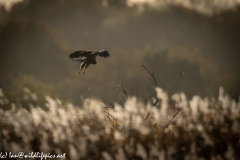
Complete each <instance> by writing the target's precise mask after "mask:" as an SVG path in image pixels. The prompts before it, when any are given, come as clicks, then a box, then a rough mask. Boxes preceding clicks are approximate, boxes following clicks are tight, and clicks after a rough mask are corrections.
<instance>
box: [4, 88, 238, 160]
mask: <svg viewBox="0 0 240 160" xmlns="http://www.w3.org/2000/svg"><path fill="white" fill-rule="evenodd" d="M156 93H157V97H158V98H159V99H161V101H160V102H159V103H158V104H157V105H156V106H153V105H152V103H150V102H147V103H146V102H142V101H141V100H139V99H138V98H136V97H128V99H127V100H126V102H125V103H124V104H122V105H120V104H118V103H116V104H114V109H110V108H108V109H106V108H105V104H104V103H103V102H101V101H100V99H85V100H84V103H83V106H81V107H77V106H73V105H72V104H70V103H69V104H66V103H62V102H61V100H58V99H52V98H51V97H46V101H47V103H46V107H47V108H48V110H47V111H46V110H44V109H42V107H41V106H38V105H33V104H32V103H31V102H32V99H34V100H35V101H37V96H36V95H35V94H33V93H31V92H30V91H29V92H26V95H24V97H28V98H26V102H29V103H28V104H29V108H30V109H29V110H27V109H25V108H23V107H21V104H14V103H12V102H10V101H9V100H8V98H7V97H6V96H5V95H4V93H3V92H2V90H0V106H1V108H0V122H1V124H0V127H1V128H0V134H1V139H0V144H1V145H0V147H1V148H0V150H1V151H2V152H10V151H11V152H12V153H18V152H25V153H29V152H44V153H51V154H62V153H66V158H65V159H107V160H112V159H117V160H124V159H135V160H136V159H151V160H152V159H161V160H164V159H165V160H167V159H178V160H181V159H193V160H194V159H207V160H208V159H209V160H210V159H230V160H232V159H233V160H235V159H240V152H239V151H240V138H239V137H240V127H239V126H240V102H236V101H234V100H231V99H230V98H229V96H228V95H227V94H226V93H225V92H224V90H223V88H220V91H219V96H218V97H217V98H212V99H209V98H204V99H203V98H201V97H199V96H194V97H193V98H192V99H191V100H188V99H187V98H186V96H185V94H184V93H177V94H174V95H173V96H171V97H169V95H168V94H167V93H166V92H165V91H164V90H162V89H161V88H156ZM31 98H32V99H31ZM29 99H31V100H29ZM35 104H36V103H35ZM6 106H8V107H9V109H7V110H6V109H2V108H4V107H5V108H6ZM109 115H110V117H111V118H110V119H109V118H108V116H109Z"/></svg>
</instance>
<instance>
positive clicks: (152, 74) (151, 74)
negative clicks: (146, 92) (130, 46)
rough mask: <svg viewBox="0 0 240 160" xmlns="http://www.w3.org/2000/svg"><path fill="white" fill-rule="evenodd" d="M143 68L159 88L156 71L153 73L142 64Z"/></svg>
mask: <svg viewBox="0 0 240 160" xmlns="http://www.w3.org/2000/svg"><path fill="white" fill-rule="evenodd" d="M142 66H143V68H144V69H145V70H146V71H147V72H148V73H149V74H150V76H151V77H152V78H153V80H154V83H155V86H156V87H157V86H158V85H157V81H156V79H155V76H154V71H153V73H151V72H150V71H149V70H148V69H147V68H146V67H145V66H144V65H143V64H142Z"/></svg>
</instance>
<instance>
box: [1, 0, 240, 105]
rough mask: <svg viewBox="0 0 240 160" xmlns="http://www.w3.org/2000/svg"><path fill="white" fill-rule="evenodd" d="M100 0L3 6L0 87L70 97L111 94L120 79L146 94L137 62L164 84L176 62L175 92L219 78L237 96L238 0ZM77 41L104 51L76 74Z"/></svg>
mask: <svg viewBox="0 0 240 160" xmlns="http://www.w3.org/2000/svg"><path fill="white" fill-rule="evenodd" d="M104 2H105V3H103V1H96V0H86V1H79V0H70V1H64V0H51V1H49V0H41V1H39V0H25V1H23V2H21V3H17V4H15V5H14V6H13V7H12V9H11V11H6V10H5V8H4V7H3V6H2V7H1V8H0V75H1V77H0V88H2V89H3V91H4V92H5V94H6V95H8V97H9V98H10V99H11V100H12V101H16V102H21V101H22V100H23V97H22V95H23V94H22V92H23V90H24V88H25V87H27V88H29V89H30V90H32V91H33V92H35V93H37V95H38V99H39V100H40V101H42V102H43V103H44V101H45V96H46V95H49V96H52V97H57V98H60V99H62V100H64V101H70V102H72V103H74V104H80V103H81V98H88V97H97V98H98V97H100V96H102V95H105V98H106V100H107V101H109V102H113V101H118V100H120V99H121V92H120V91H119V90H116V89H112V88H113V87H115V86H117V85H119V84H121V83H122V82H123V86H124V88H125V89H126V91H127V92H128V94H129V95H136V96H139V97H143V98H146V99H149V98H151V97H153V96H154V94H155V92H154V90H153V86H154V83H153V80H152V79H151V77H150V76H149V74H148V73H147V72H146V71H145V70H144V69H143V67H142V66H141V64H144V65H145V66H146V67H147V68H148V69H149V70H150V71H154V72H155V76H156V80H157V82H158V85H159V87H161V88H163V89H164V90H166V91H169V90H171V89H172V88H173V87H174V85H175V84H176V82H177V80H178V78H179V74H180V68H181V71H182V78H181V80H180V83H179V84H178V85H177V87H176V88H175V90H174V92H184V93H185V94H186V95H187V96H188V98H191V97H192V96H193V95H200V96H202V97H206V96H208V97H216V96H217V95H218V90H219V87H220V86H223V87H224V89H225V90H226V92H227V93H228V94H229V95H230V96H231V97H232V98H234V99H236V100H237V99H238V98H239V93H240V74H239V73H240V66H239V60H240V55H239V52H240V7H239V6H234V7H232V8H230V9H226V10H224V9H223V10H219V9H218V8H214V7H213V8H212V13H211V14H209V13H208V12H206V13H204V12H199V11H198V10H195V9H194V8H192V9H189V8H185V7H183V6H181V5H168V6H167V7H166V8H165V9H152V8H151V7H149V6H145V7H143V6H142V7H143V8H144V10H139V8H138V7H137V6H133V7H129V6H128V5H127V2H126V1H125V0H122V1H117V0H109V1H104ZM106 2H107V5H106ZM203 2H205V1H203ZM206 3H207V0H206ZM140 9H141V8H140ZM214 9H215V10H216V12H215V10H214ZM80 49H90V50H93V51H97V50H102V49H104V50H108V51H109V53H110V54H111V57H110V58H107V59H104V58H101V57H98V58H97V60H98V64H97V65H91V66H90V67H89V68H88V69H87V70H86V73H85V75H84V76H83V75H78V69H79V63H78V62H74V61H71V60H70V59H69V58H68V56H69V54H70V53H71V52H73V51H75V50H80ZM174 92H172V93H174ZM172 93H171V94H172Z"/></svg>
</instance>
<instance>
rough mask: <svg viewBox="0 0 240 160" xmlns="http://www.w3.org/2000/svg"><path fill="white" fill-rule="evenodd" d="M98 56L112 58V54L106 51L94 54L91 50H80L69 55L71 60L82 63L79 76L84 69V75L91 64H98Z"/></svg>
mask: <svg viewBox="0 0 240 160" xmlns="http://www.w3.org/2000/svg"><path fill="white" fill-rule="evenodd" d="M97 56H101V57H104V58H107V57H109V56H110V54H109V53H108V51H106V50H101V51H97V52H95V53H92V51H91V50H80V51H75V52H73V53H71V54H70V55H69V58H70V59H72V60H74V61H79V62H80V63H81V64H80V70H79V72H78V74H80V73H81V70H82V69H83V68H84V70H83V74H84V73H85V70H86V69H87V67H88V66H89V65H90V64H97V61H96V57H97Z"/></svg>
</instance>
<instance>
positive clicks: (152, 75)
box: [142, 64, 160, 106]
mask: <svg viewBox="0 0 240 160" xmlns="http://www.w3.org/2000/svg"><path fill="white" fill-rule="evenodd" d="M142 66H143V68H144V69H145V70H146V71H147V72H148V73H149V74H150V76H151V77H152V78H153V80H154V83H155V86H156V87H158V85H157V81H156V78H155V76H154V71H153V73H151V72H150V71H149V70H148V69H147V68H146V67H145V66H144V65H143V64H142ZM159 101H160V99H159V98H158V97H156V101H155V102H154V103H153V106H156V105H157V104H158V102H159Z"/></svg>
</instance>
